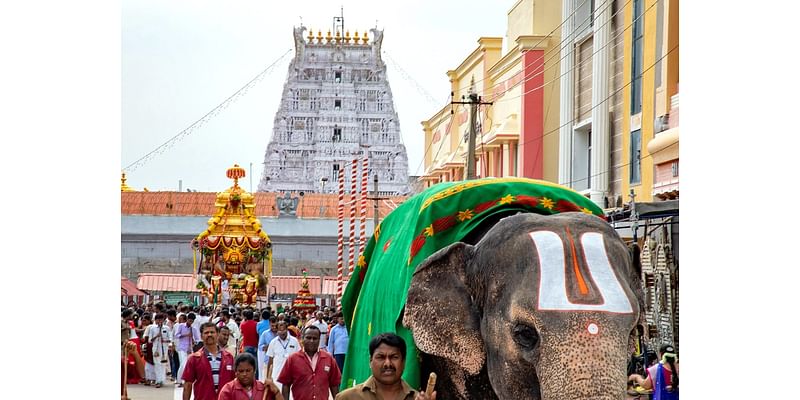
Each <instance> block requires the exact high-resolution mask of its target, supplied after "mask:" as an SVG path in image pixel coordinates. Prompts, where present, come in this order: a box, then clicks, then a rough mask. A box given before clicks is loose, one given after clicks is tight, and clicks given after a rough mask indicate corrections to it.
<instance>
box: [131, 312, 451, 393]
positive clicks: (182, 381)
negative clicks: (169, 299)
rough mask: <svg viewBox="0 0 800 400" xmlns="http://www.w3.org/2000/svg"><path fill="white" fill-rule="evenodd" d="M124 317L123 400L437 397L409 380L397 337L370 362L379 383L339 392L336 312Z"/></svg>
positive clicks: (376, 349)
mask: <svg viewBox="0 0 800 400" xmlns="http://www.w3.org/2000/svg"><path fill="white" fill-rule="evenodd" d="M121 315H122V366H123V368H122V370H123V375H122V398H123V400H125V399H127V397H126V394H127V389H126V388H127V385H137V384H141V385H146V386H151V387H153V388H155V389H158V388H161V387H163V386H165V385H174V386H175V387H182V388H183V399H184V400H189V399H190V398H191V397H192V396H194V399H196V400H238V399H270V400H283V399H289V398H290V396H291V398H293V399H295V400H306V399H309V400H313V399H327V398H328V397H329V395H330V396H332V397H335V398H336V399H361V398H373V397H364V396H365V394H367V393H368V392H369V391H372V392H374V393H376V394H378V395H384V396H383V397H382V398H390V397H385V396H386V395H389V394H400V393H403V394H404V395H403V396H402V397H399V398H403V399H414V400H430V399H435V395H430V394H425V393H420V392H417V391H416V390H413V389H411V388H410V387H409V386H408V385H407V384H406V383H405V382H403V381H402V379H401V376H402V373H403V365H404V360H405V349H406V346H405V343H404V342H403V339H402V338H400V337H399V336H396V335H394V334H390V333H387V334H383V335H378V336H376V338H375V340H373V342H375V345H374V346H373V344H372V343H371V344H370V355H371V359H370V360H364V361H365V362H370V365H373V363H374V366H373V372H374V377H373V378H374V379H373V378H370V379H371V380H368V381H367V382H365V383H364V384H362V385H357V386H356V387H355V388H350V389H348V390H346V391H344V392H342V393H339V386H340V383H341V376H342V374H341V371H342V369H343V368H344V362H345V358H346V356H347V347H348V342H349V335H348V332H347V328H346V327H345V325H344V318H343V317H342V315H341V313H335V311H334V310H331V309H330V308H323V309H321V310H319V311H316V312H313V313H305V312H300V311H299V310H294V309H291V308H284V307H283V306H282V305H280V304H279V305H277V307H276V308H275V309H274V310H273V309H272V308H271V307H266V308H265V309H263V310H260V312H259V310H256V309H253V308H250V307H244V308H240V307H227V306H226V307H222V306H217V307H207V306H206V307H203V306H189V305H185V304H181V303H178V304H177V305H168V304H165V303H162V302H157V303H151V304H147V305H144V306H141V307H138V306H136V305H128V306H124V307H122V314H121ZM256 318H258V319H256ZM392 346H394V347H392ZM387 349H388V350H387ZM392 349H394V350H392ZM373 353H376V356H375V357H374V360H373V357H372V354H373ZM401 364H402V365H401ZM365 385H366V386H365ZM391 398H398V397H396V396H395V397H391Z"/></svg>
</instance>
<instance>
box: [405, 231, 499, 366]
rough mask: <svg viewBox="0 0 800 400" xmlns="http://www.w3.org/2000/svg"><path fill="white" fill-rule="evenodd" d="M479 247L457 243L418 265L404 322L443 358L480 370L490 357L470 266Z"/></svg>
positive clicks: (429, 349) (426, 347)
mask: <svg viewBox="0 0 800 400" xmlns="http://www.w3.org/2000/svg"><path fill="white" fill-rule="evenodd" d="M474 252H475V248H474V247H473V246H470V245H468V244H465V243H461V242H457V243H453V244H451V245H450V246H448V247H445V248H444V249H441V250H439V251H438V252H436V253H434V254H433V255H431V256H430V257H428V258H427V259H426V260H425V261H424V262H423V263H422V264H420V265H419V267H417V270H416V271H415V272H414V275H413V277H412V278H411V285H410V286H409V288H408V296H407V299H406V309H405V313H404V316H403V324H404V325H405V326H407V327H409V328H410V329H411V332H412V333H413V334H414V342H415V343H416V345H417V347H418V348H419V349H420V350H422V351H423V352H425V353H428V354H432V355H435V356H438V357H442V358H445V359H447V360H449V361H451V362H453V363H455V364H456V365H459V366H461V367H462V368H464V370H465V371H466V372H467V373H468V374H470V375H477V374H478V373H479V372H480V371H481V368H483V364H484V363H485V362H486V352H485V348H484V343H483V339H482V338H481V334H480V332H481V327H480V315H481V313H480V310H479V309H478V308H477V306H476V305H475V304H474V302H473V301H472V295H471V293H470V291H469V289H468V288H469V287H474V286H475V285H474V284H470V282H469V281H468V278H467V273H466V271H467V266H468V265H469V263H470V261H471V260H472V257H473V255H474Z"/></svg>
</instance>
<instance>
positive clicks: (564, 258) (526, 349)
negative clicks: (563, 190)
mask: <svg viewBox="0 0 800 400" xmlns="http://www.w3.org/2000/svg"><path fill="white" fill-rule="evenodd" d="M642 299H643V296H642V290H641V285H640V284H639V279H638V277H637V276H636V274H635V272H634V271H633V268H632V266H631V257H630V254H629V252H628V249H627V247H626V245H625V243H624V242H623V241H622V240H621V239H620V238H619V236H618V235H617V234H616V232H615V231H614V229H613V228H612V227H611V226H609V225H608V224H607V223H606V222H605V221H603V220H601V219H600V218H598V217H596V216H591V215H586V214H583V213H574V212H573V213H562V214H557V215H550V216H543V215H538V214H532V213H528V214H519V215H515V216H511V217H507V218H504V219H502V220H500V221H499V222H498V223H497V224H496V225H494V226H493V227H492V228H491V229H490V230H489V231H488V232H487V233H486V235H485V236H483V238H482V239H481V240H480V241H479V242H478V243H477V244H476V245H474V246H473V245H469V244H466V243H461V242H458V243H454V244H452V245H450V246H449V247H446V248H444V249H442V250H440V251H438V252H437V253H435V254H433V255H431V256H430V257H429V258H428V259H426V260H425V261H424V262H423V263H422V264H420V265H419V267H418V268H417V269H416V271H415V272H414V275H413V277H412V279H411V285H410V287H409V291H408V296H407V300H406V308H405V312H404V316H403V323H404V324H405V325H406V326H407V327H409V328H410V329H411V331H412V333H413V335H414V341H415V343H416V345H417V347H418V348H419V350H420V351H421V352H422V353H423V358H425V357H427V358H429V359H433V360H434V361H433V362H429V363H428V365H433V366H434V367H433V368H434V369H435V368H439V369H440V370H439V371H436V372H437V374H438V375H439V376H440V377H442V376H443V375H444V379H443V380H442V379H441V378H440V381H443V382H445V384H446V385H449V387H447V386H444V387H443V386H438V385H437V391H439V392H440V393H441V395H440V396H439V397H440V398H449V397H450V396H452V397H453V398H462V399H491V398H499V399H548V400H549V399H589V398H591V399H622V398H624V393H625V384H626V380H627V376H626V363H627V360H628V357H629V348H630V347H629V346H630V344H631V343H632V342H631V331H632V330H633V329H634V327H635V325H636V324H637V322H639V317H640V310H641V309H642V304H643V303H642ZM442 369H443V370H442Z"/></svg>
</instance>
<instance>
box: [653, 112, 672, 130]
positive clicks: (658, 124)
mask: <svg viewBox="0 0 800 400" xmlns="http://www.w3.org/2000/svg"><path fill="white" fill-rule="evenodd" d="M667 129H669V114H664V115H661V116H658V117H656V120H655V121H654V122H653V132H654V133H656V134H657V133H660V132H664V131H665V130H667Z"/></svg>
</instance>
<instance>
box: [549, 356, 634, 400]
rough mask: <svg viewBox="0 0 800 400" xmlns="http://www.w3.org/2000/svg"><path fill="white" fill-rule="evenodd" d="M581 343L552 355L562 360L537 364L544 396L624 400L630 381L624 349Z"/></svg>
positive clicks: (551, 397)
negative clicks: (627, 384)
mask: <svg viewBox="0 0 800 400" xmlns="http://www.w3.org/2000/svg"><path fill="white" fill-rule="evenodd" d="M580 347H581V346H576V347H573V348H569V349H564V348H562V349H561V350H562V352H560V353H559V352H557V353H555V354H552V355H551V357H557V358H559V359H561V362H546V363H542V364H540V366H539V368H537V374H538V376H539V384H540V390H541V396H542V397H541V398H542V400H567V399H593V400H612V399H613V400H623V399H624V398H625V384H626V382H627V375H625V371H626V362H627V359H626V357H625V353H624V351H619V350H616V351H614V350H612V351H604V349H603V348H594V349H586V348H583V349H582V350H581V349H579V348H580ZM609 350H610V349H609ZM545 357H547V355H545ZM564 357H566V359H565V358H564Z"/></svg>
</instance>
